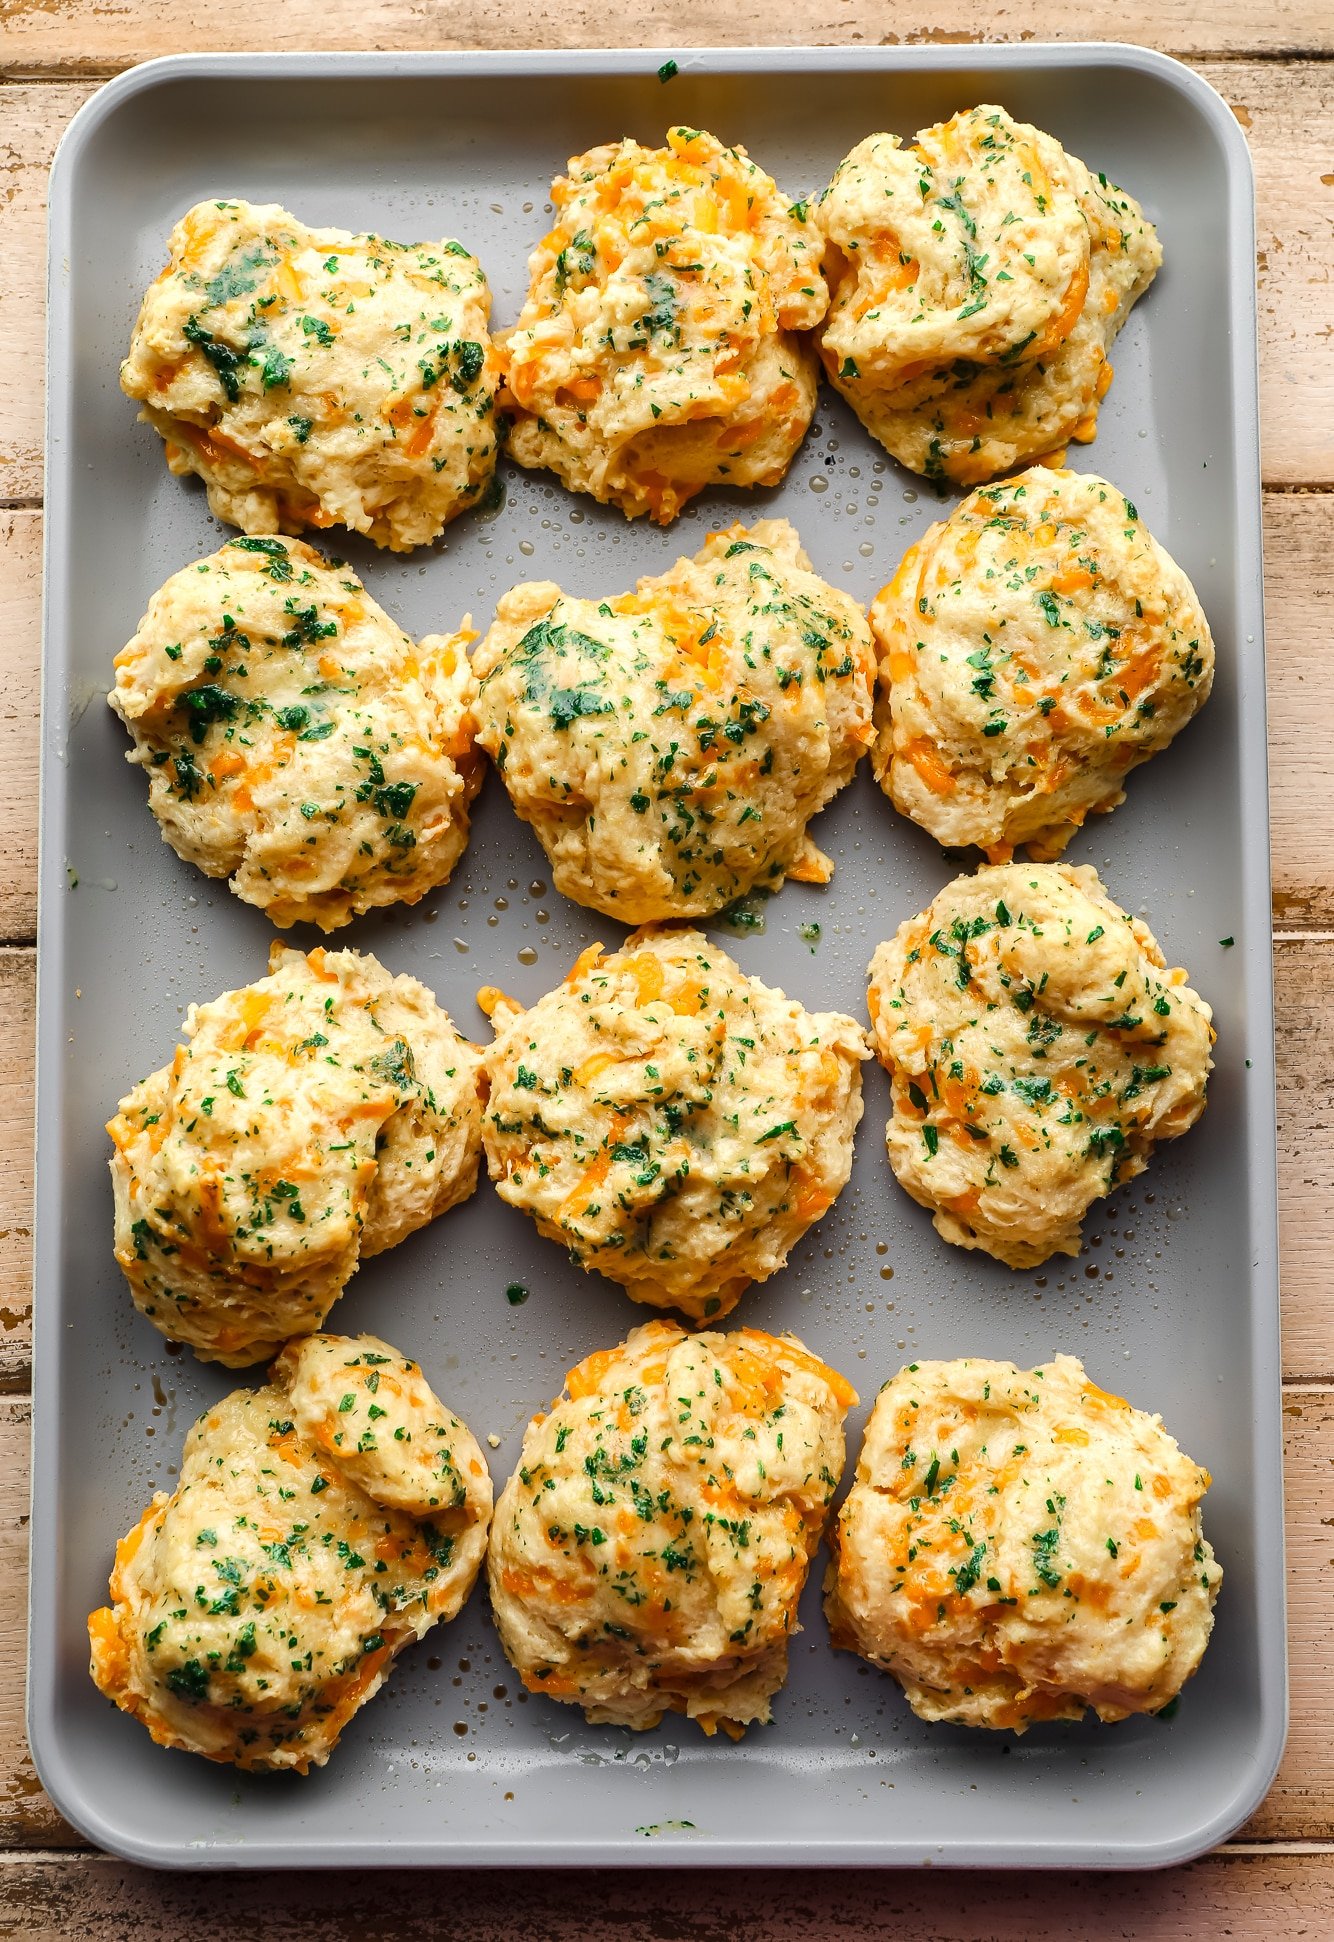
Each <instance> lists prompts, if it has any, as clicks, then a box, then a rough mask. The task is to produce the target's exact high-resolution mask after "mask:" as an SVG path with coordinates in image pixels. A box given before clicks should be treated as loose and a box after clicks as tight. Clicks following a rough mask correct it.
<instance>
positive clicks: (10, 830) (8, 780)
mask: <svg viewBox="0 0 1334 1942" xmlns="http://www.w3.org/2000/svg"><path fill="white" fill-rule="evenodd" d="M2 258H3V250H2V249H0V259H2ZM3 342H4V336H3V330H2V329H0V343H3ZM41 661H42V522H41V517H40V515H39V514H38V513H35V512H26V511H25V512H0V856H3V857H4V868H3V869H0V944H3V943H6V942H8V941H10V940H11V939H14V940H21V941H26V940H27V939H28V938H30V937H35V936H36V934H37V729H38V713H39V698H40V693H41V673H40V670H41ZM109 685H110V683H108V686H109Z"/></svg>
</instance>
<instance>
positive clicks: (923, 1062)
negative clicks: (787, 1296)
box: [868, 863, 1214, 1268]
mask: <svg viewBox="0 0 1334 1942" xmlns="http://www.w3.org/2000/svg"><path fill="white" fill-rule="evenodd" d="M868 1003H869V1005H870V1011H871V1021H872V1029H873V1032H874V1039H875V1049H876V1052H877V1054H878V1056H879V1058H880V1061H881V1063H882V1064H883V1065H884V1067H885V1069H886V1071H887V1072H888V1073H889V1075H890V1079H891V1082H892V1100H893V1111H892V1114H891V1117H890V1121H889V1126H888V1128H887V1144H888V1150H889V1163H890V1165H891V1167H892V1168H893V1169H894V1173H895V1175H896V1176H897V1178H898V1181H899V1184H900V1185H901V1186H902V1187H905V1188H906V1189H907V1191H908V1192H909V1193H910V1194H911V1195H912V1197H913V1199H914V1200H916V1201H917V1202H919V1203H920V1205H921V1206H923V1207H927V1208H929V1209H930V1210H931V1213H932V1215H933V1217H934V1222H935V1227H936V1231H937V1232H938V1233H939V1234H941V1235H943V1236H944V1238H945V1239H946V1240H947V1241H953V1242H954V1243H955V1244H956V1245H957V1246H959V1247H966V1248H981V1249H982V1250H983V1251H984V1252H985V1253H987V1254H990V1255H993V1256H994V1257H995V1259H996V1260H998V1261H1003V1262H1005V1263H1006V1264H1007V1265H1008V1266H1010V1267H1012V1268H1032V1267H1037V1266H1038V1265H1039V1264H1040V1263H1041V1262H1043V1261H1045V1260H1046V1259H1047V1257H1048V1256H1049V1255H1052V1254H1077V1253H1078V1252H1079V1247H1080V1224H1081V1222H1082V1221H1083V1218H1084V1215H1085V1214H1086V1213H1087V1211H1088V1209H1089V1207H1090V1206H1091V1205H1092V1204H1093V1202H1094V1201H1095V1200H1098V1199H1100V1198H1101V1197H1102V1196H1103V1195H1104V1194H1109V1193H1111V1192H1112V1191H1113V1189H1114V1188H1116V1187H1119V1186H1122V1185H1123V1184H1124V1183H1125V1182H1126V1181H1127V1180H1132V1179H1134V1177H1135V1175H1136V1174H1138V1173H1142V1172H1143V1171H1144V1169H1145V1167H1146V1166H1147V1165H1148V1163H1149V1159H1150V1156H1151V1155H1152V1153H1153V1149H1154V1147H1155V1146H1156V1145H1157V1143H1158V1142H1159V1141H1160V1140H1168V1139H1175V1138H1176V1137H1177V1136H1178V1135H1179V1134H1181V1133H1184V1132H1185V1131H1186V1130H1187V1129H1188V1128H1189V1127H1191V1126H1193V1125H1194V1124H1195V1121H1196V1120H1197V1119H1198V1118H1199V1116H1200V1114H1201V1113H1202V1112H1203V1111H1204V1103H1205V1084H1206V1081H1207V1079H1208V1075H1209V1072H1210V1070H1211V1069H1212V1064H1213V1061H1212V1059H1211V1057H1210V1048H1211V1046H1212V1044H1213V1037H1214V1034H1213V1028H1212V1026H1211V1024H1210V1019H1211V1016H1212V1014H1211V1013H1210V1010H1209V1007H1208V1005H1206V1004H1205V1002H1204V1000H1203V999H1202V998H1201V997H1200V996H1199V994H1198V993H1197V992H1195V991H1192V990H1191V988H1190V986H1189V985H1188V984H1187V983H1186V973H1185V972H1184V971H1179V970H1173V971H1169V970H1167V969H1166V968H1165V964H1164V959H1163V954H1162V952H1161V951H1160V950H1159V948H1158V945H1157V943H1156V942H1155V940H1154V938H1153V935H1152V933H1151V932H1150V930H1149V928H1148V926H1147V925H1146V924H1144V923H1141V921H1140V920H1139V919H1138V918H1137V917H1131V916H1129V915H1127V913H1126V912H1125V911H1124V910H1121V909H1120V908H1119V907H1118V906H1117V905H1116V904H1114V903H1113V902H1112V900H1111V898H1110V897H1109V896H1108V895H1107V893H1106V891H1105V890H1104V889H1103V887H1102V885H1101V884H1100V883H1099V881H1098V877H1097V873H1096V872H1095V871H1094V870H1092V869H1089V868H1087V867H1086V868H1082V869H1071V868H1069V867H1068V866H1066V865H1064V864H1049V863H1048V864H1043V863H1033V864H1026V865H1021V864H1018V863H1012V864H997V865H992V866H984V867H983V868H982V869H980V870H979V871H978V872H977V873H976V875H974V876H963V877H956V878H955V880H954V882H953V883H949V884H946V886H945V888H944V889H943V890H942V891H941V892H940V894H939V895H938V896H937V897H936V898H935V900H934V902H933V903H932V904H931V905H930V906H929V908H928V909H926V910H925V911H923V912H922V914H921V915H920V916H918V917H912V918H910V919H909V920H908V921H907V922H906V923H905V924H901V925H900V926H899V930H898V934H897V935H896V936H895V937H893V938H891V939H890V940H889V942H888V943H886V944H882V945H881V946H880V948H879V950H878V951H877V952H876V954H875V956H874V958H873V959H872V960H871V968H870V989H869V992H868Z"/></svg>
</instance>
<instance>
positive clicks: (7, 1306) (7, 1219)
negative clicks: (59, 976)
mask: <svg viewBox="0 0 1334 1942" xmlns="http://www.w3.org/2000/svg"><path fill="white" fill-rule="evenodd" d="M33 958H34V954H33V952H32V951H28V950H23V951H12V950H0V1394H5V1393H12V1392H14V1391H21V1390H24V1389H26V1388H27V1387H28V1384H29V1382H30V1380H31V1377H32V1161H33V1154H32V1075H33V1063H34V1061H33V1052H34V1046H33V1027H34V1023H35V1004H34V997H35V986H36V979H35V975H34V962H33ZM0 1838H3V1837H0Z"/></svg>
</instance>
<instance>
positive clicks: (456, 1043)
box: [107, 944, 482, 1368]
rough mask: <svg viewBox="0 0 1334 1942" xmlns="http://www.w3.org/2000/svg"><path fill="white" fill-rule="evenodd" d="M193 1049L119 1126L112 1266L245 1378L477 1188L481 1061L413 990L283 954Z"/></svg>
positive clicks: (208, 1016) (348, 958) (384, 975)
mask: <svg viewBox="0 0 1334 1942" xmlns="http://www.w3.org/2000/svg"><path fill="white" fill-rule="evenodd" d="M184 1038H185V1043H184V1044H182V1045H180V1046H178V1047H177V1050H176V1056H175V1058H174V1059H173V1060H172V1062H171V1064H170V1065H167V1066H163V1067H162V1069H161V1070H160V1071H158V1072H154V1073H152V1074H151V1075H150V1076H149V1077H148V1078H147V1079H145V1080H144V1081H143V1082H142V1083H141V1084H140V1085H137V1086H136V1087H135V1088H134V1089H133V1091H132V1092H130V1093H128V1094H127V1095H126V1097H125V1098H124V1099H122V1100H121V1102H120V1107H119V1109H118V1111H117V1113H116V1116H115V1118H114V1119H112V1120H111V1121H110V1122H109V1124H108V1127H107V1131H108V1132H109V1133H110V1135H111V1139H112V1143H113V1145H114V1148H115V1151H114V1153H113V1155H112V1159H111V1179H112V1186H113V1188H114V1190H115V1200H116V1230H115V1233H116V1240H115V1245H116V1259H117V1261H118V1262H119V1263H120V1266H121V1268H122V1269H123V1271H124V1274H125V1278H126V1280H127V1281H128V1282H129V1284H130V1292H131V1294H132V1295H133V1296H134V1300H135V1304H136V1306H137V1307H138V1308H139V1309H140V1311H141V1313H143V1314H144V1315H145V1316H146V1317H147V1318H148V1320H149V1321H150V1322H152V1324H153V1326H154V1327H155V1328H157V1329H160V1330H161V1331H162V1333H163V1334H164V1335H167V1336H170V1337H171V1338H172V1339H174V1340H176V1341H180V1342H188V1343H189V1344H190V1346H191V1348H193V1349H194V1351H195V1353H196V1354H197V1355H198V1356H199V1357H200V1358H201V1359H202V1360H203V1361H206V1362H221V1363H224V1364H225V1365H226V1366H227V1367H228V1368H244V1367H245V1366H246V1365H247V1364H249V1363H252V1362H259V1361H262V1360H263V1359H264V1358H265V1357H266V1356H270V1355H272V1354H273V1353H274V1352H275V1350H277V1349H278V1348H280V1347H281V1346H282V1344H283V1343H284V1342H286V1341H288V1340H289V1338H291V1337H293V1336H297V1335H306V1334H310V1333H313V1332H314V1331H315V1330H316V1329H318V1328H319V1327H320V1324H321V1323H322V1322H323V1320H324V1318H325V1316H326V1315H327V1314H328V1312H329V1310H330V1309H331V1308H332V1307H333V1304H334V1302H335V1301H336V1300H337V1299H338V1297H339V1295H340V1294H341V1293H342V1291H343V1288H344V1286H345V1285H346V1283H347V1281H348V1279H349V1277H350V1276H351V1275H352V1273H353V1272H354V1270H355V1269H356V1267H357V1264H358V1262H359V1260H360V1259H361V1258H362V1257H363V1256H369V1255H372V1254H379V1253H382V1252H383V1251H384V1249H386V1248H389V1247H393V1246H395V1245H396V1244H397V1243H398V1242H399V1241H402V1240H405V1239H406V1238H407V1236H408V1235H409V1234H413V1233H415V1232H416V1231H417V1229H418V1228H419V1227H425V1226H426V1225H427V1223H428V1222H430V1221H432V1220H434V1219H435V1218H436V1216H437V1215H438V1214H443V1213H444V1212H445V1211H446V1210H447V1209H448V1208H450V1207H453V1206H456V1205H457V1204H458V1203H459V1202H460V1201H462V1200H466V1199H467V1198H468V1196H469V1194H471V1193H472V1191H473V1189H474V1188H475V1186H476V1184H477V1167H478V1162H479V1158H480V1139H481V1113H482V1106H481V1100H480V1098H479V1096H478V1078H479V1072H480V1068H481V1055H480V1053H479V1051H478V1049H477V1047H476V1046H474V1045H470V1044H469V1042H468V1041H467V1039H464V1038H461V1037H460V1036H459V1034H458V1033H457V1032H456V1031H455V1029H454V1027H453V1025H452V1024H451V1023H450V1020H449V1017H448V1015H447V1014H446V1013H445V1012H443V1011H442V1010H441V1009H440V1007H439V1006H438V1005H437V1004H436V1002H435V999H434V998H433V997H432V995H431V993H430V992H429V991H428V990H427V989H426V987H425V985H422V984H419V983H418V982H417V980H416V979H415V978H408V977H397V978H395V977H391V976H390V974H389V973H388V972H387V971H386V970H385V969H384V967H383V965H381V964H379V963H378V962H377V961H376V959H375V958H373V957H370V956H362V955H361V954H360V953H359V952H357V951H325V950H315V951H311V952H310V953H309V954H308V955H303V954H302V953H301V952H300V951H291V950H287V949H285V948H284V946H282V945H281V944H275V945H274V947H273V950H272V952H271V953H270V958H269V975H268V976H267V977H265V978H261V979H259V980H258V981H257V982H256V983H255V984H252V985H246V986H244V987H243V988H242V989H241V990H239V991H226V992H224V993H223V994H222V996H221V997H220V998H215V999H214V1000H213V1002H212V1003H211V1004H206V1005H194V1006H192V1007H191V1008H190V1011H189V1013H188V1015H187V1017H186V1021H185V1030H184Z"/></svg>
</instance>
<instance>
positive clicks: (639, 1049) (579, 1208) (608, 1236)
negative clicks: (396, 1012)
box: [483, 929, 869, 1321]
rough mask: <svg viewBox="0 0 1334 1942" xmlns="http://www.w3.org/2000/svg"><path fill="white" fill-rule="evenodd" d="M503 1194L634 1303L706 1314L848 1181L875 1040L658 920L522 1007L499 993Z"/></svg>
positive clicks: (491, 1071) (497, 1082) (759, 1272)
mask: <svg viewBox="0 0 1334 1942" xmlns="http://www.w3.org/2000/svg"><path fill="white" fill-rule="evenodd" d="M483 998H484V1001H485V1002H486V1003H488V1004H489V1005H490V1006H491V1007H492V1010H493V1016H492V1024H493V1025H494V1027H495V1031H496V1039H495V1043H494V1044H493V1045H492V1047H491V1049H490V1051H489V1052H488V1053H487V1055H486V1071H487V1076H488V1081H489V1087H490V1095H489V1102H488V1106H487V1111H486V1117H485V1121H484V1125H483V1137H484V1140H485V1142H486V1153H487V1163H488V1165H489V1167H490V1171H491V1178H492V1179H493V1180H494V1181H495V1183H496V1191H497V1192H498V1193H499V1194H500V1196H501V1198H502V1200H506V1201H508V1202H509V1203H510V1205H511V1206H513V1207H520V1208H522V1209H523V1210H524V1211H525V1212H527V1213H530V1214H531V1215H532V1216H533V1218H534V1219H535V1220H536V1222H537V1225H538V1227H539V1228H540V1230H541V1231H542V1233H544V1234H546V1235H549V1236H550V1237H551V1239H553V1240H557V1241H561V1242H563V1243H564V1244H565V1246H566V1247H567V1248H568V1249H569V1251H570V1254H571V1256H572V1258H573V1259H574V1260H575V1261H576V1262H577V1263H578V1264H579V1265H580V1266H582V1267H585V1268H590V1269H596V1270H597V1271H598V1272H599V1273H600V1274H605V1275H606V1276H608V1277H609V1279H611V1280H613V1281H618V1282H620V1283H621V1285H622V1286H623V1287H624V1288H625V1290H626V1292H627V1294H630V1295H632V1296H633V1297H634V1298H635V1300H636V1301H644V1302H650V1303H652V1304H653V1305H654V1306H655V1307H659V1308H677V1309H680V1310H681V1311H682V1313H684V1314H686V1315H689V1316H691V1317H692V1318H693V1319H694V1320H696V1321H701V1320H704V1319H706V1318H710V1317H713V1316H721V1315H725V1314H727V1313H728V1311H729V1310H730V1309H731V1308H732V1307H733V1306H734V1305H735V1303H736V1302H737V1301H738V1300H739V1298H740V1296H741V1294H742V1293H743V1291H744V1290H745V1288H746V1287H747V1286H748V1284H749V1283H750V1282H752V1281H762V1280H764V1279H766V1278H767V1277H768V1276H769V1275H771V1274H773V1273H774V1272H775V1271H776V1270H777V1269H778V1268H780V1267H781V1266H782V1264H783V1262H784V1261H785V1260H786V1259H787V1256H788V1253H789V1251H790V1250H791V1249H792V1248H793V1247H794V1246H795V1245H796V1243H797V1241H798V1240H800V1238H801V1236H802V1235H803V1234H804V1233H805V1232H806V1230H807V1228H808V1227H810V1226H811V1224H812V1223H813V1222H814V1221H816V1220H818V1219H819V1218H820V1216H821V1215H822V1214H823V1213H824V1212H825V1211H826V1210H827V1208H829V1207H830V1206H831V1205H832V1203H833V1202H834V1200H835V1199H836V1198H837V1196H838V1194H839V1193H840V1191H841V1190H842V1188H843V1187H844V1185H845V1184H846V1182H847V1178H848V1174H849V1171H850V1169H851V1166H852V1136H853V1132H854V1130H855V1128H856V1126H857V1123H858V1121H859V1120H860V1118H861V1115H862V1095H861V1071H860V1065H861V1061H862V1060H863V1059H864V1058H866V1057H868V1056H869V1054H868V1052H867V1049H866V1041H865V1037H864V1035H863V1033H862V1030H861V1028H860V1027H859V1026H858V1025H857V1024H856V1023H854V1021H853V1020H852V1019H851V1018H846V1017H844V1016H843V1015H842V1013H839V1012H808V1011H805V1010H804V1009H803V1008H802V1006H801V1005H800V1004H798V1003H797V1002H796V1001H795V1000H793V999H790V998H786V997H784V995H783V993H782V992H781V991H776V990H774V989H773V988H771V987H770V986H768V985H764V984H761V983H760V981H759V979H758V978H748V977H746V976H745V974H744V973H743V972H742V971H741V970H740V968H739V967H738V966H737V965H736V964H735V963H734V962H733V960H732V959H731V958H730V957H728V955H727V953H726V952H725V951H721V950H719V949H718V947H717V946H716V945H714V944H712V943H710V941H709V940H708V939H707V938H706V937H704V936H702V935H701V934H700V932H698V931H692V930H675V929H661V930H645V931H641V932H638V933H636V934H635V935H634V936H633V937H631V938H630V939H629V940H628V941H627V943H626V944H625V946H624V948H623V949H622V950H620V951H617V952H615V953H614V954H613V955H612V956H610V957H605V956H604V955H603V952H602V948H601V946H600V945H594V946H592V947H591V948H590V949H589V950H588V951H586V952H584V954H583V955H582V956H581V957H580V959H579V960H578V962H577V963H576V964H575V966H574V968H573V970H572V971H571V972H570V974H569V977H568V978H567V979H566V981H565V983H564V984H563V985H562V986H560V987H559V988H558V989H557V990H555V991H551V992H548V993H547V994H546V996H545V997H543V998H540V999H539V1000H538V1002H537V1003H536V1004H535V1005H533V1006H531V1007H530V1008H529V1009H528V1010H527V1011H522V1010H521V1009H520V1008H519V1007H518V1006H517V1005H516V1004H514V1002H513V1001H512V1000H508V999H504V998H502V997H501V995H500V994H499V993H496V992H492V993H489V994H488V993H484V994H483Z"/></svg>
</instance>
